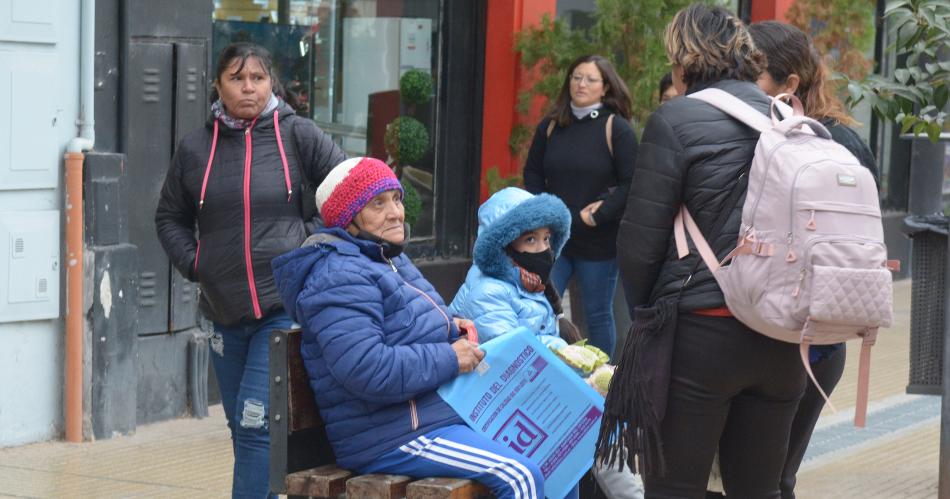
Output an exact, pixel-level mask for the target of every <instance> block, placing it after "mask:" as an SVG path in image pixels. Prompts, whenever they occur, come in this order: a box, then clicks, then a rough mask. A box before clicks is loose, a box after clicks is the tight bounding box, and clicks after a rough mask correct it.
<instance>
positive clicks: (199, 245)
mask: <svg viewBox="0 0 950 499" xmlns="http://www.w3.org/2000/svg"><path fill="white" fill-rule="evenodd" d="M199 256H201V239H199V240H198V248H197V249H195V264H194V268H192V273H194V274H195V275H196V276H197V275H198V257H199Z"/></svg>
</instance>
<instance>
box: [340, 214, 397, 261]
mask: <svg viewBox="0 0 950 499" xmlns="http://www.w3.org/2000/svg"><path fill="white" fill-rule="evenodd" d="M352 223H353V226H354V227H356V228H357V229H358V230H359V232H358V233H357V234H356V238H358V239H364V240H366V241H372V242H374V243H376V244H378V245H380V246H381V247H382V248H383V256H385V257H386V258H389V259H392V258H396V257H397V256H399V255H401V254H402V252H403V250H405V249H406V244H407V243H408V242H409V224H408V223H405V222H403V224H402V230H403V234H405V236H406V237H404V238H403V240H402V241H403V242H402V244H396V243H394V242H391V241H387V240H385V239H383V238H381V237H379V236H377V235H376V234H371V233H369V232H366V231H365V230H363V229H361V228H360V226H359V225H357V224H356V221H353V222H352Z"/></svg>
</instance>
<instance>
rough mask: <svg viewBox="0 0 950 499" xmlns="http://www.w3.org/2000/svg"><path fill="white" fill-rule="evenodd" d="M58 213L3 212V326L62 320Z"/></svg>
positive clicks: (0, 273) (0, 243) (0, 245)
mask: <svg viewBox="0 0 950 499" xmlns="http://www.w3.org/2000/svg"><path fill="white" fill-rule="evenodd" d="M59 220H60V212H59V211H58V210H41V211H8V212H0V323H2V322H14V321H25V320H38V319H53V318H56V317H59V274H60V272H59V232H60V231H59Z"/></svg>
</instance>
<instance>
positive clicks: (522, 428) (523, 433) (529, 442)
mask: <svg viewBox="0 0 950 499" xmlns="http://www.w3.org/2000/svg"><path fill="white" fill-rule="evenodd" d="M547 439H548V434H547V433H545V432H544V431H543V430H541V428H540V427H539V426H538V425H537V424H535V423H534V421H532V420H531V418H529V417H528V416H525V414H524V413H523V412H521V411H519V410H517V409H516V410H515V412H514V413H513V414H512V415H511V417H510V418H508V421H505V424H504V425H503V426H502V427H501V429H500V430H498V433H496V434H495V437H494V438H492V440H494V441H496V442H499V443H502V444H505V445H507V446H508V447H510V448H511V449H512V450H514V451H515V452H517V453H518V454H521V455H523V456H527V457H531V455H532V454H534V452H535V451H537V450H538V447H540V446H541V444H542V443H544V441H545V440H547Z"/></svg>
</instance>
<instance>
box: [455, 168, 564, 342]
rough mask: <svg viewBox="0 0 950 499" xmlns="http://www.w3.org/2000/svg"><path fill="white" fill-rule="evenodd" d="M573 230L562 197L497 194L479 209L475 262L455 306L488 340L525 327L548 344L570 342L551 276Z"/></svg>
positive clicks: (517, 191)
mask: <svg viewBox="0 0 950 499" xmlns="http://www.w3.org/2000/svg"><path fill="white" fill-rule="evenodd" d="M570 230H571V213H570V211H568V209H567V206H565V205H564V203H563V202H562V201H561V200H560V199H558V198H557V197H555V196H552V195H550V194H538V195H533V194H531V193H529V192H528V191H525V190H523V189H519V188H517V187H508V188H505V189H502V190H500V191H498V192H496V193H495V194H494V195H492V196H491V197H490V198H489V199H488V200H487V201H485V203H484V204H482V206H481V207H480V208H479V209H478V237H477V239H476V240H475V248H474V251H473V253H474V255H473V260H474V264H473V265H472V268H471V269H469V271H468V275H467V276H466V277H465V283H464V284H462V287H461V289H459V291H458V293H457V294H456V295H455V299H454V300H453V301H452V304H451V305H450V306H449V310H450V311H451V312H452V313H453V314H455V315H457V316H460V317H467V318H470V319H472V320H473V321H474V322H475V327H476V329H477V330H478V338H479V341H482V342H484V341H488V340H490V339H492V338H495V337H496V336H499V335H501V334H504V333H507V332H509V331H511V330H513V329H515V328H516V327H519V326H525V327H527V328H528V329H529V330H531V331H532V332H534V334H535V335H536V336H537V337H538V338H539V339H540V340H541V342H542V343H544V345H545V346H548V347H554V348H555V349H558V348H560V347H563V346H566V345H567V343H566V342H565V341H564V340H563V339H561V337H560V333H561V331H560V330H559V325H558V322H559V321H558V319H559V318H560V317H559V316H560V315H561V310H560V308H561V307H560V298H559V297H558V296H557V292H556V291H555V290H554V287H553V286H552V285H551V284H550V282H549V275H550V273H551V268H552V267H553V266H554V260H555V259H556V258H557V256H558V255H559V254H560V253H561V249H562V248H563V247H564V244H565V243H566V242H567V240H568V237H569V236H570ZM565 322H566V321H565ZM568 324H569V323H568ZM569 334H570V336H574V335H576V331H571V332H570V333H569ZM576 339H580V338H579V337H578V338H576Z"/></svg>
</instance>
